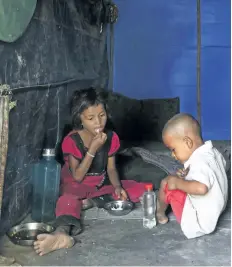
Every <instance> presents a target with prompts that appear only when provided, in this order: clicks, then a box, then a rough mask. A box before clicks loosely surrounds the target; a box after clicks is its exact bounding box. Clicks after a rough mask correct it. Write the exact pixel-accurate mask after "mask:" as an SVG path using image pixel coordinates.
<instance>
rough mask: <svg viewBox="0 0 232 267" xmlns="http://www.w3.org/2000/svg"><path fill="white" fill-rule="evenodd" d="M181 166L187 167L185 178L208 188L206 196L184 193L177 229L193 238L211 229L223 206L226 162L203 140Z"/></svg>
mask: <svg viewBox="0 0 232 267" xmlns="http://www.w3.org/2000/svg"><path fill="white" fill-rule="evenodd" d="M184 167H185V169H187V168H188V167H189V172H188V174H187V176H186V177H185V180H190V181H191V180H195V181H199V182H201V183H203V184H205V185H207V187H208V193H207V194H206V195H203V196H202V195H201V196H200V195H190V194H187V197H186V201H185V204H184V209H183V213H182V218H181V229H182V231H183V233H184V234H185V236H186V237H187V238H194V237H199V236H202V235H205V234H209V233H211V232H213V231H214V230H215V228H216V225H217V221H218V218H219V216H220V214H221V213H222V211H223V210H224V209H225V207H226V203H227V198H228V181H227V175H226V171H225V167H226V162H225V159H224V158H223V156H222V154H221V153H220V152H219V151H218V150H217V149H216V148H214V147H213V145H212V142H211V141H207V142H205V144H204V145H202V146H201V147H199V148H198V149H196V150H195V151H194V153H193V154H192V155H191V157H190V158H189V160H188V161H187V162H185V164H184Z"/></svg>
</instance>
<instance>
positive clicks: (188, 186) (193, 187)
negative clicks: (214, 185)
mask: <svg viewBox="0 0 232 267" xmlns="http://www.w3.org/2000/svg"><path fill="white" fill-rule="evenodd" d="M167 183H168V187H169V189H170V190H175V189H179V190H182V191H184V192H186V193H187V194H191V195H205V194H206V193H207V192H208V187H207V186H206V185H205V184H203V183H200V182H198V181H186V180H184V179H181V178H178V177H176V176H169V177H168V178H167Z"/></svg>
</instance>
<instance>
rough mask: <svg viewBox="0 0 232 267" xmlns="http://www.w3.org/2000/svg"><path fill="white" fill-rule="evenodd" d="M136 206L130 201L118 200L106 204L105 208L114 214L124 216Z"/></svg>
mask: <svg viewBox="0 0 232 267" xmlns="http://www.w3.org/2000/svg"><path fill="white" fill-rule="evenodd" d="M133 208H134V204H133V203H132V202H130V201H123V200H116V201H111V202H108V203H106V204H105V206H104V209H105V210H107V211H108V213H109V214H111V215H114V216H123V215H127V214H129V213H130V212H131V211H132V210H133Z"/></svg>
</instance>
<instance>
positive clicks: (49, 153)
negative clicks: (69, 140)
mask: <svg viewBox="0 0 232 267" xmlns="http://www.w3.org/2000/svg"><path fill="white" fill-rule="evenodd" d="M42 156H43V157H54V156H55V149H54V148H45V149H43V154H42Z"/></svg>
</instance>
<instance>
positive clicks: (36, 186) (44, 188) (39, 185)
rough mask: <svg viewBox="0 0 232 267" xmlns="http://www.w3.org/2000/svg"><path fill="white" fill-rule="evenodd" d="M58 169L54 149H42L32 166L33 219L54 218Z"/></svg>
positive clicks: (57, 193)
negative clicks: (40, 157)
mask: <svg viewBox="0 0 232 267" xmlns="http://www.w3.org/2000/svg"><path fill="white" fill-rule="evenodd" d="M60 169H61V166H60V164H59V163H58V162H57V161H56V160H55V150H54V149H44V150H43V157H42V159H41V160H40V161H39V162H38V163H36V164H35V165H34V166H33V174H32V175H33V177H32V179H33V195H32V213H31V217H32V219H33V220H34V221H37V222H50V221H52V220H54V219H55V208H56V201H57V199H58V196H59V186H60Z"/></svg>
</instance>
